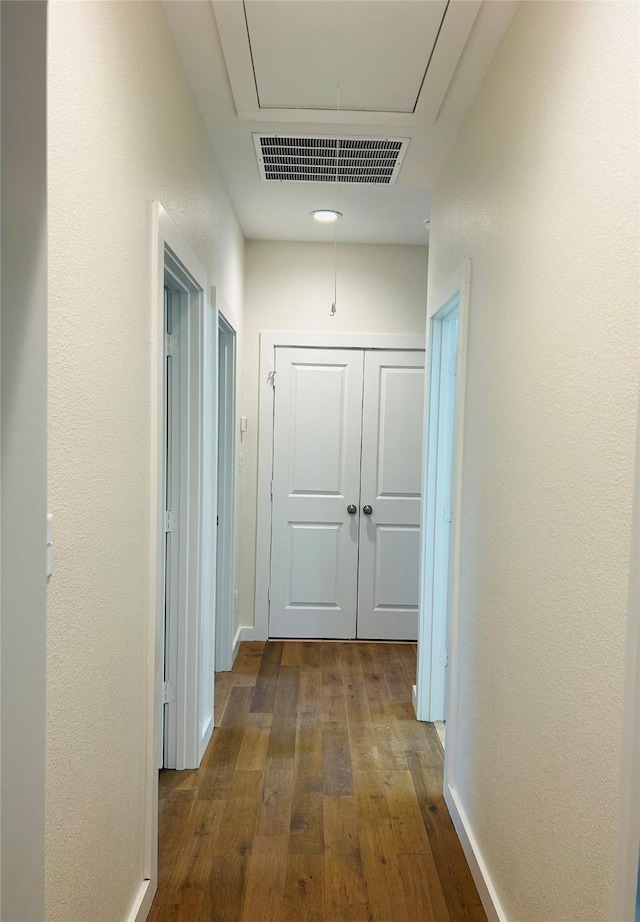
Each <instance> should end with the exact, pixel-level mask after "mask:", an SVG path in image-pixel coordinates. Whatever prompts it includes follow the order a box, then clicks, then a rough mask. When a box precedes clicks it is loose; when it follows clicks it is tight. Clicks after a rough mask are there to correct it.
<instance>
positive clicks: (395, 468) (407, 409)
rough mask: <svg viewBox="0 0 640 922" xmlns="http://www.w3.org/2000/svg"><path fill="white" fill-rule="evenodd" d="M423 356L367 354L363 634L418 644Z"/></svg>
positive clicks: (360, 632) (361, 585) (360, 626)
mask: <svg viewBox="0 0 640 922" xmlns="http://www.w3.org/2000/svg"><path fill="white" fill-rule="evenodd" d="M423 402H424V352H418V351H416V352H382V351H380V352H378V351H368V352H366V353H365V363H364V402H363V425H362V473H361V513H362V514H361V516H360V573H359V591H358V629H357V636H358V637H359V638H363V639H367V638H369V639H376V640H416V639H417V636H418V590H419V573H420V490H421V468H422V422H423Z"/></svg>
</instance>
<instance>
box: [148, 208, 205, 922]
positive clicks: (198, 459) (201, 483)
mask: <svg viewBox="0 0 640 922" xmlns="http://www.w3.org/2000/svg"><path fill="white" fill-rule="evenodd" d="M152 225H153V233H152V257H151V273H152V274H151V289H152V290H151V375H150V383H151V388H150V401H151V458H150V471H151V477H150V480H151V494H150V534H151V544H150V549H149V570H150V594H149V602H150V605H149V655H148V662H149V670H148V695H149V698H148V702H149V703H148V709H149V710H148V737H147V788H146V796H145V841H144V879H143V881H142V884H141V888H140V893H139V897H138V903H137V905H139V911H138V910H137V911H136V912H137V914H136V915H135V918H139V919H142V918H146V912H148V909H149V907H150V905H151V901H152V899H153V893H154V892H155V888H156V882H157V849H158V769H159V768H162V767H165V768H174V769H184V768H197V767H198V766H199V765H200V762H201V760H202V756H203V755H204V751H205V749H206V747H207V744H208V742H209V740H210V738H211V735H212V733H213V724H214V719H213V715H214V670H215V662H214V659H215V621H214V612H215V592H216V522H215V519H216V503H217V464H216V463H215V458H216V441H217V399H216V394H217V381H218V370H217V366H218V348H217V342H218V337H217V318H216V312H215V307H214V305H213V304H212V303H211V301H210V299H209V297H208V290H209V288H208V279H207V274H206V272H205V271H204V269H203V268H202V266H201V264H200V262H199V261H198V259H197V257H196V256H195V255H194V253H193V251H192V250H191V248H190V247H189V245H188V244H187V242H186V241H185V239H184V238H183V236H182V234H181V233H180V231H179V230H178V228H177V227H176V225H175V224H174V223H173V221H172V220H171V219H170V218H169V216H168V215H167V213H166V211H165V210H164V209H163V208H162V206H161V205H160V204H159V203H157V202H156V203H154V205H153V215H152Z"/></svg>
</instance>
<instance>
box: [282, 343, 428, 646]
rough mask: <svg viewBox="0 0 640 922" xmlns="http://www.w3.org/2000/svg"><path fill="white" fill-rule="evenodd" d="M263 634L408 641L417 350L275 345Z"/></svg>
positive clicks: (418, 418) (414, 546)
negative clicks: (266, 614)
mask: <svg viewBox="0 0 640 922" xmlns="http://www.w3.org/2000/svg"><path fill="white" fill-rule="evenodd" d="M274 385H275V403H274V441H273V445H274V449H273V479H272V486H271V491H272V532H271V587H270V591H269V611H270V617H269V635H270V636H271V637H316V638H331V639H349V638H356V637H362V638H371V639H374V638H375V639H395V640H414V639H416V637H417V627H418V573H419V510H420V468H421V453H422V402H423V389H424V353H423V352H421V351H411V352H409V351H408V352H387V351H378V350H366V351H365V350H362V349H313V348H280V347H279V348H277V349H276V360H275V381H274Z"/></svg>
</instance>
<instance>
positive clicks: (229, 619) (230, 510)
mask: <svg viewBox="0 0 640 922" xmlns="http://www.w3.org/2000/svg"><path fill="white" fill-rule="evenodd" d="M229 316H230V311H229V310H228V309H227V308H226V305H225V304H224V303H223V302H222V301H221V299H220V298H218V356H219V368H218V389H219V393H218V506H217V515H218V527H217V555H216V556H217V559H216V570H217V579H216V672H227V671H228V670H230V669H231V667H232V666H233V647H234V643H233V640H234V637H233V629H234V616H235V609H236V605H235V544H236V522H235V519H236V433H237V418H236V390H237V382H236V347H237V336H236V330H235V328H234V327H233V325H232V324H231V322H230V321H229V320H228V317H229Z"/></svg>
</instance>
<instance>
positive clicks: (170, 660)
mask: <svg viewBox="0 0 640 922" xmlns="http://www.w3.org/2000/svg"><path fill="white" fill-rule="evenodd" d="M164 297H165V300H164V304H165V336H166V339H165V341H166V343H167V348H166V349H165V379H164V380H165V403H164V407H165V419H164V425H165V431H164V437H165V509H166V510H170V512H171V514H170V515H169V516H167V518H166V521H165V564H164V574H165V608H164V686H163V687H164V694H163V702H164V710H163V758H162V765H163V766H164V768H175V766H176V756H175V753H176V744H177V742H176V741H177V733H178V715H177V706H176V694H175V689H176V682H177V673H178V625H179V620H180V618H179V611H180V578H179V575H180V553H181V551H180V534H179V532H178V527H177V524H178V520H179V514H178V512H179V508H180V486H181V484H180V425H181V419H180V415H181V414H180V386H181V381H180V375H181V369H180V350H179V347H178V342H179V331H180V295H179V293H178V292H176V291H170V290H169V289H168V288H165V296H164Z"/></svg>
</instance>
